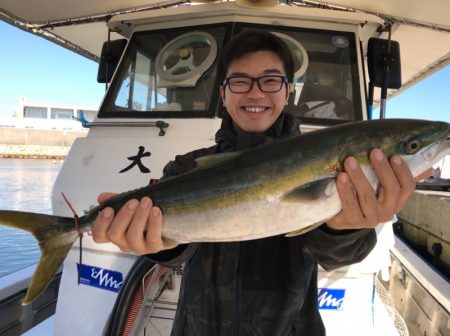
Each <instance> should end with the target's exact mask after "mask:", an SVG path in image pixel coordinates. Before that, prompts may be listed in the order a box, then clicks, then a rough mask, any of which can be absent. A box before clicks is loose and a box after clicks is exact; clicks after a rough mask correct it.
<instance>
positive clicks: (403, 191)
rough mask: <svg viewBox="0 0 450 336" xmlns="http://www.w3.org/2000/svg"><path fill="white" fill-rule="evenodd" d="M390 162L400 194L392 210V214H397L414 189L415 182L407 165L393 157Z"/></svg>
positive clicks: (398, 158)
mask: <svg viewBox="0 0 450 336" xmlns="http://www.w3.org/2000/svg"><path fill="white" fill-rule="evenodd" d="M390 162H391V166H392V169H393V171H394V173H395V175H396V177H397V180H398V183H399V184H400V192H399V195H398V199H397V202H396V207H395V209H394V212H398V211H400V209H402V208H403V206H404V205H405V203H406V201H407V200H408V198H409V197H410V196H411V194H412V193H413V192H414V190H415V189H416V181H415V180H414V177H413V176H412V174H411V171H410V170H409V167H408V165H407V164H406V163H405V162H404V161H403V160H402V159H401V158H400V157H398V156H396V155H394V156H393V157H392V158H391V159H390Z"/></svg>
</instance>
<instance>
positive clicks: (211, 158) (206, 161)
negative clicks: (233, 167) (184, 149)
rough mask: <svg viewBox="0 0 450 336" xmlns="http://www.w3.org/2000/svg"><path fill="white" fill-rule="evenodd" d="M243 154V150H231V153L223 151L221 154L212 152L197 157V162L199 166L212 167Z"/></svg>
mask: <svg viewBox="0 0 450 336" xmlns="http://www.w3.org/2000/svg"><path fill="white" fill-rule="evenodd" d="M240 155H242V152H230V153H221V154H212V155H207V156H202V157H199V158H197V159H195V162H196V163H197V168H207V167H212V166H214V165H216V164H218V163H222V162H224V161H226V160H229V159H231V158H235V157H238V156H240Z"/></svg>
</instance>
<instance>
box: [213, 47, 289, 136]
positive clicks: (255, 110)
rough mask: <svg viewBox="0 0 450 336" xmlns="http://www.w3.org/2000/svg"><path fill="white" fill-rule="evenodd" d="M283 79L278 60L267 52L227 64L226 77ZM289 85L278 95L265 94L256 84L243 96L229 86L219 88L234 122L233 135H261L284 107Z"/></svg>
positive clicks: (283, 72) (280, 62) (252, 54)
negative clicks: (241, 133)
mask: <svg viewBox="0 0 450 336" xmlns="http://www.w3.org/2000/svg"><path fill="white" fill-rule="evenodd" d="M267 75H283V76H284V75H286V74H285V71H284V68H283V63H282V61H281V59H280V58H279V57H278V56H277V55H276V54H275V53H273V52H271V51H257V52H253V53H249V54H246V55H244V56H242V57H241V58H238V59H236V60H234V61H233V62H231V64H230V66H229V67H228V72H227V75H226V76H227V77H236V76H239V77H260V76H267ZM290 86H291V84H290V83H289V84H287V85H286V84H283V86H282V88H281V90H280V91H278V92H273V93H266V92H263V91H261V90H260V89H259V87H258V85H257V83H256V82H254V83H253V86H252V88H251V90H250V91H249V92H247V93H233V92H231V91H230V88H229V85H226V86H225V87H224V86H220V95H221V96H222V101H223V105H224V106H225V108H226V109H227V111H228V113H229V114H230V116H231V118H232V119H233V122H234V128H235V130H236V131H241V130H242V131H245V132H251V133H262V132H265V131H267V130H268V129H269V128H270V126H272V124H273V123H274V122H275V121H276V120H277V119H278V117H279V116H280V114H281V112H283V109H284V107H285V106H286V105H287V101H288V97H289V92H290V89H291V88H290Z"/></svg>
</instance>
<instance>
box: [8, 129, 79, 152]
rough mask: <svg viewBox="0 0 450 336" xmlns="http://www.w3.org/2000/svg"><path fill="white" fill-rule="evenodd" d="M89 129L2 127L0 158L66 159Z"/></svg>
mask: <svg viewBox="0 0 450 336" xmlns="http://www.w3.org/2000/svg"><path fill="white" fill-rule="evenodd" d="M86 134H87V131H72V130H42V129H30V128H9V127H0V158H18V159H27V158H30V159H58V160H61V159H64V158H65V157H66V155H67V153H68V152H69V149H70V146H72V143H73V142H74V141H75V139H76V138H79V137H85V136H86Z"/></svg>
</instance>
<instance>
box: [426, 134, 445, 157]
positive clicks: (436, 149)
mask: <svg viewBox="0 0 450 336" xmlns="http://www.w3.org/2000/svg"><path fill="white" fill-rule="evenodd" d="M448 154H450V136H448V137H447V138H443V139H442V140H441V141H439V142H437V143H435V144H434V145H432V146H430V147H429V148H427V149H426V150H424V151H423V152H422V153H421V155H422V158H423V159H424V160H426V161H436V160H437V161H439V160H440V159H443V158H444V157H445V156H446V155H448Z"/></svg>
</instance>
